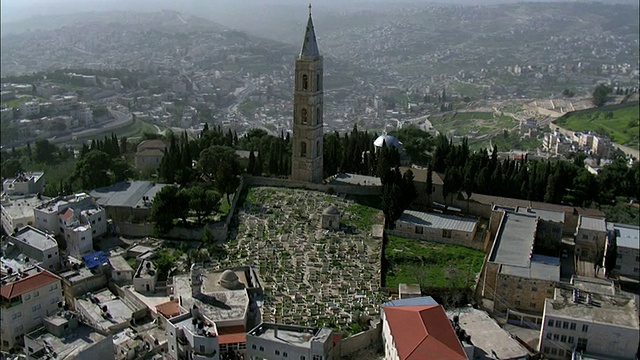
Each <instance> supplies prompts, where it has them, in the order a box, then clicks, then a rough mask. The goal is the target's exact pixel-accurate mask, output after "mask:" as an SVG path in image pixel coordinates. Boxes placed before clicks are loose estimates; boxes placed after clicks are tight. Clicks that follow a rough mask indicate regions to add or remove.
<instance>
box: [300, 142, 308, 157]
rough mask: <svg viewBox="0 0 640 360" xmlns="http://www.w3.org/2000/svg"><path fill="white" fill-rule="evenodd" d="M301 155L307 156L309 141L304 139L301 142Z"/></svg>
mask: <svg viewBox="0 0 640 360" xmlns="http://www.w3.org/2000/svg"><path fill="white" fill-rule="evenodd" d="M300 156H301V157H307V143H306V142H304V141H303V142H301V143H300Z"/></svg>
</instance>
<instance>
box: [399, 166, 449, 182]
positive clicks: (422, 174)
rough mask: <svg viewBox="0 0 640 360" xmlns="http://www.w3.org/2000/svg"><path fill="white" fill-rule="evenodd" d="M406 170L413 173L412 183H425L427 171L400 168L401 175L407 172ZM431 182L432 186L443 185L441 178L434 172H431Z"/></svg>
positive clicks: (406, 167) (405, 167)
mask: <svg viewBox="0 0 640 360" xmlns="http://www.w3.org/2000/svg"><path fill="white" fill-rule="evenodd" d="M407 170H411V172H412V173H413V181H415V182H423V183H426V182H427V169H418V168H414V167H408V166H400V171H401V172H402V174H403V175H404V173H405V172H407ZM431 181H432V182H433V185H443V184H444V182H443V181H442V178H440V175H438V173H437V172H435V171H432V172H431Z"/></svg>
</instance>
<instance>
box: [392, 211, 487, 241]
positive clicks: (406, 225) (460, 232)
mask: <svg viewBox="0 0 640 360" xmlns="http://www.w3.org/2000/svg"><path fill="white" fill-rule="evenodd" d="M477 227H478V219H475V218H464V217H460V216H454V215H444V214H437V213H427V212H421V211H414V210H405V212H403V213H402V215H401V216H400V218H399V219H398V220H397V221H396V229H395V231H396V232H401V233H403V234H405V235H406V236H408V237H411V238H419V239H423V240H428V241H436V242H444V243H454V244H458V245H469V244H470V243H471V241H473V238H474V236H475V234H476V229H477Z"/></svg>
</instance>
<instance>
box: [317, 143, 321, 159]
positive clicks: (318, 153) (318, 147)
mask: <svg viewBox="0 0 640 360" xmlns="http://www.w3.org/2000/svg"><path fill="white" fill-rule="evenodd" d="M320 155H322V149H320V140H317V141H316V157H318V156H320Z"/></svg>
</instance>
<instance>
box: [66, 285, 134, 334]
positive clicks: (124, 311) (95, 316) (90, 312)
mask: <svg viewBox="0 0 640 360" xmlns="http://www.w3.org/2000/svg"><path fill="white" fill-rule="evenodd" d="M93 297H94V298H97V299H99V301H100V302H99V303H97V304H96V303H93V302H92V301H91V300H89V299H88V298H85V299H76V306H81V307H82V308H84V310H85V311H84V312H83V314H85V316H87V317H88V321H89V322H90V323H91V324H92V325H95V326H97V327H98V328H101V329H103V330H105V331H109V328H111V327H113V326H117V325H119V324H122V323H128V322H129V320H131V318H132V316H133V313H134V312H135V311H136V310H139V309H133V308H131V307H129V305H127V303H125V302H124V301H122V299H120V298H118V297H117V296H115V295H114V294H113V293H112V292H111V291H110V290H109V289H104V290H102V291H100V292H97V293H94V294H93ZM104 306H106V307H107V312H108V313H109V314H111V318H108V319H105V318H104V317H103V316H102V313H103V311H102V308H103V307H104Z"/></svg>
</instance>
